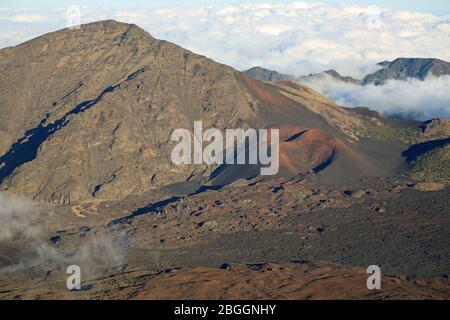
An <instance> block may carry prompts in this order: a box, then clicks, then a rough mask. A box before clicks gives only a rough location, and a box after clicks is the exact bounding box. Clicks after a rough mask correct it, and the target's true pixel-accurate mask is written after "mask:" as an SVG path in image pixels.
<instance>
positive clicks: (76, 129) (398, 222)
mask: <svg viewBox="0 0 450 320" xmlns="http://www.w3.org/2000/svg"><path fill="white" fill-rule="evenodd" d="M0 85H1V86H2V91H1V92H0V109H1V113H0V191H1V193H0V224H1V227H0V298H1V299H47V298H52V299H76V298H82V299H85V298H95V299H182V298H187V299H211V298H217V299H327V298H331V299H449V297H450V283H449V279H448V277H449V273H450V267H449V266H450V251H449V249H448V248H449V247H450V238H449V236H448V235H449V234H450V215H449V212H450V210H449V209H450V207H449V204H448V199H449V193H450V188H449V187H448V185H449V179H448V172H449V170H450V163H449V162H450V161H449V154H448V143H449V141H450V125H449V121H448V120H445V119H434V120H431V121H427V122H418V121H400V120H389V119H384V118H383V117H381V116H380V115H379V114H378V113H376V112H373V111H370V110H368V109H363V108H359V109H347V108H342V107H340V106H338V105H336V104H335V103H334V102H332V101H330V100H329V99H327V98H325V97H323V96H321V95H320V94H318V93H317V92H315V91H314V90H312V89H310V88H308V87H306V86H304V85H301V84H298V83H294V82H291V81H287V80H280V81H272V82H260V81H257V80H254V79H252V78H251V77H249V76H247V75H246V74H244V73H241V72H238V71H236V70H234V69H233V68H231V67H228V66H225V65H222V64H219V63H216V62H214V61H212V60H210V59H208V58H205V57H202V56H199V55H196V54H194V53H192V52H189V51H187V50H185V49H183V48H181V47H178V46H176V45H175V44H172V43H169V42H166V41H163V40H158V39H155V38H153V37H152V36H150V35H149V34H148V33H146V32H145V31H143V30H142V29H140V28H139V27H137V26H135V25H129V24H123V23H118V22H115V21H104V22H97V23H93V24H88V25H83V26H82V27H81V29H79V30H69V29H64V30H60V31H57V32H54V33H51V34H47V35H44V36H42V37H39V38H36V39H33V40H31V41H28V42H26V43H23V44H21V45H19V46H16V47H11V48H6V49H3V50H0ZM197 120H202V121H203V125H204V127H216V128H218V129H220V130H224V129H226V128H270V129H274V128H277V129H280V173H279V174H278V175H276V176H272V177H266V176H259V174H258V173H259V168H258V166H255V165H224V166H219V167H214V166H206V165H184V166H176V165H175V164H173V163H172V161H171V159H170V153H171V151H172V148H173V146H174V144H173V143H172V142H171V141H170V134H171V132H172V131H173V130H174V129H176V128H186V129H189V130H192V126H193V122H194V121H197ZM31 201H33V202H31ZM71 264H76V265H79V266H80V267H81V270H82V275H83V288H82V290H81V291H77V292H70V291H69V290H68V289H67V288H66V278H67V276H68V275H66V274H65V270H66V268H67V266H68V265H71ZM373 264H375V265H379V266H380V267H381V270H382V273H383V278H382V289H381V290H378V291H370V290H368V289H367V287H366V279H367V277H368V275H367V274H366V273H365V269H366V268H367V267H368V266H369V265H373Z"/></svg>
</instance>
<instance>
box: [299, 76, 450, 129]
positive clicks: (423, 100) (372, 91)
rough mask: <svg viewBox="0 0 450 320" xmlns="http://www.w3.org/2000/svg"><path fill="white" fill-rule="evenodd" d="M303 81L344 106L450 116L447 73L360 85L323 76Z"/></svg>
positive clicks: (426, 116) (423, 117) (416, 116)
mask: <svg viewBox="0 0 450 320" xmlns="http://www.w3.org/2000/svg"><path fill="white" fill-rule="evenodd" d="M306 84H307V85H309V86H310V87H312V88H314V89H315V90H317V91H319V92H320V93H322V94H324V95H326V96H327V97H329V98H330V99H332V100H334V101H336V103H338V104H340V105H343V106H347V107H368V108H370V109H374V110H377V111H379V112H380V113H382V114H384V115H400V116H403V117H407V118H413V119H420V120H428V119H431V118H436V117H440V118H447V119H448V118H450V95H449V94H448V88H450V76H443V77H440V78H430V79H427V80H426V81H420V80H417V79H410V80H407V81H400V80H389V81H387V82H386V84H385V85H383V86H375V85H367V86H361V85H356V84H351V83H345V82H342V81H338V80H335V79H334V78H332V77H330V76H324V77H322V78H321V79H318V78H316V79H314V80H311V81H307V82H306Z"/></svg>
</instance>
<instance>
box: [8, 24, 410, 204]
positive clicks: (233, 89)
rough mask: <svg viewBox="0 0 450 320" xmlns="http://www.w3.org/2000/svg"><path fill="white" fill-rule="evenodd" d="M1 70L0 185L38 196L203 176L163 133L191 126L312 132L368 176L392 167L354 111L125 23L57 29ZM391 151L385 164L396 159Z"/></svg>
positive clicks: (74, 195) (56, 198)
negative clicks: (339, 147)
mask: <svg viewBox="0 0 450 320" xmlns="http://www.w3.org/2000/svg"><path fill="white" fill-rule="evenodd" d="M0 65H1V67H0V84H1V86H2V88H3V89H2V92H1V93H0V108H1V111H2V112H1V115H0V117H2V118H1V121H0V123H1V127H0V137H1V145H0V185H1V188H2V189H4V190H10V191H13V192H14V193H18V194H22V195H27V196H31V197H32V198H33V199H35V200H38V201H47V202H53V203H59V204H64V203H74V202H77V201H83V200H87V199H92V198H97V199H113V200H114V199H116V200H117V199H123V198H125V197H127V196H129V195H133V194H144V193H146V192H149V191H151V190H154V189H155V188H159V187H161V186H164V185H168V184H171V183H175V182H184V181H186V180H191V181H193V180H198V181H203V180H205V179H208V176H209V174H210V173H211V172H212V171H213V170H214V167H208V166H205V165H185V166H176V165H174V164H173V163H172V161H171V160H170V153H171V150H172V148H173V143H172V142H171V141H170V134H171V132H172V131H173V130H174V129H175V128H186V129H190V130H192V126H193V122H194V121H196V120H202V121H203V126H204V127H205V128H210V127H216V128H219V129H221V130H223V129H225V128H236V127H241V128H248V127H252V128H266V127H269V126H272V125H282V124H283V125H284V124H286V125H296V126H301V127H304V128H307V129H315V130H318V131H319V132H321V133H320V134H322V133H323V134H326V135H329V136H331V137H332V138H333V139H338V140H340V141H341V143H342V144H343V145H345V146H346V148H347V149H348V150H351V153H353V154H356V155H357V157H356V158H365V159H367V160H368V165H367V168H373V170H369V171H371V172H372V173H371V174H373V175H380V174H381V175H382V174H388V173H389V174H390V173H392V170H394V169H395V168H396V167H397V166H398V165H399V163H397V164H395V165H393V166H388V167H386V166H384V165H383V164H380V163H378V162H379V161H378V160H375V161H371V160H370V158H372V157H375V158H376V157H377V155H376V153H372V154H371V155H367V152H366V151H364V150H363V149H364V146H366V145H367V146H369V145H370V143H369V144H367V141H366V142H361V141H359V140H360V139H359V138H360V136H361V135H360V133H361V128H362V127H364V126H365V121H366V120H367V119H365V118H364V117H361V115H357V114H355V113H352V112H349V111H347V110H345V109H343V108H341V107H339V106H337V105H335V104H334V103H332V102H330V101H329V100H328V99H326V98H324V97H322V96H320V95H319V94H318V93H316V92H314V91H313V90H310V89H309V88H307V87H305V86H300V85H296V84H293V83H290V82H280V83H262V82H258V81H255V80H253V79H251V78H250V77H248V76H247V75H245V74H244V73H240V72H238V71H236V70H234V69H232V68H230V67H228V66H225V65H222V64H219V63H216V62H214V61H212V60H209V59H207V58H205V57H202V56H199V55H196V54H194V53H192V52H189V51H187V50H185V49H183V48H181V47H178V46H176V45H174V44H171V43H169V42H166V41H163V40H157V39H155V38H153V37H152V36H150V35H149V34H148V33H146V32H145V31H143V30H142V29H140V28H139V27H137V26H135V25H129V24H123V23H118V22H115V21H103V22H98V23H93V24H88V25H83V26H82V27H81V29H79V30H71V29H64V30H60V31H57V32H54V33H51V34H47V35H44V36H42V37H39V38H36V39H33V40H31V41H28V42H26V43H23V44H21V45H19V46H16V47H12V48H6V49H3V50H0ZM358 141H359V142H358ZM399 148H402V146H400V145H399V146H397V147H395V148H394V149H392V152H391V153H390V154H384V155H383V158H386V157H387V158H388V159H394V160H393V161H394V162H399V161H400V162H401V159H400V158H399V157H398V154H399V152H400V149H399ZM317 165H320V164H317ZM395 170H396V169H395ZM346 172H348V171H344V174H343V175H345V173H346ZM369 173H370V172H369ZM369 173H368V172H366V170H363V172H359V173H358V174H357V175H356V176H358V175H361V174H369ZM239 177H244V176H242V175H238V176H235V177H234V178H233V179H237V178H239ZM351 178H356V177H355V175H353V176H351ZM334 180H335V179H334V178H333V176H332V177H331V179H330V181H334ZM228 182H232V181H228Z"/></svg>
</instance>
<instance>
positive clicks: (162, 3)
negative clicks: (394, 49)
mask: <svg viewBox="0 0 450 320" xmlns="http://www.w3.org/2000/svg"><path fill="white" fill-rule="evenodd" d="M304 1H305V2H323V3H328V4H337V3H345V4H351V3H357V4H365V5H377V6H381V7H385V8H391V9H397V10H398V9H399V10H409V11H421V12H429V13H433V14H436V15H448V14H450V1H449V0H427V1H424V0H378V1H375V0H320V1H316V0H312V1H308V0H304ZM241 2H248V1H236V0H189V1H186V0H134V1H124V0H97V1H95V2H93V1H88V0H82V1H75V0H39V1H36V0H2V1H1V5H6V6H10V7H17V6H23V7H27V8H39V9H43V8H54V7H66V6H69V5H73V4H84V5H96V6H102V7H114V8H123V9H127V8H130V9H131V8H132V9H136V8H139V7H146V8H147V7H167V6H186V5H192V6H196V5H212V4H236V3H241ZM251 2H264V3H274V2H290V1H286V0H263V1H257V0H253V1H251Z"/></svg>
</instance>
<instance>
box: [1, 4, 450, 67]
mask: <svg viewBox="0 0 450 320" xmlns="http://www.w3.org/2000/svg"><path fill="white" fill-rule="evenodd" d="M67 9H68V8H55V9H54V10H52V11H45V12H40V11H36V10H27V9H17V8H5V7H3V8H2V7H0V27H1V30H2V31H1V32H0V46H1V47H4V46H6V45H13V44H17V43H19V42H21V41H24V40H26V39H29V38H31V37H33V36H37V35H39V34H42V33H45V32H48V31H50V30H54V29H58V28H62V27H65V26H66V22H67V20H68V19H67V18H68V16H67V14H68V13H67V11H66V10H67ZM80 10H81V22H82V23H86V22H91V21H96V20H101V19H111V18H112V19H116V20H119V21H124V22H132V23H136V24H138V25H139V26H141V27H143V28H144V29H145V30H147V31H148V32H150V33H151V34H152V35H154V36H156V37H158V38H162V39H165V40H169V41H173V42H175V43H177V44H179V45H181V46H183V47H186V48H188V49H190V50H192V51H194V52H196V53H199V54H203V55H206V56H208V57H210V58H212V59H214V60H216V61H218V62H222V63H226V64H229V65H231V66H233V67H235V68H237V69H246V68H249V67H251V66H254V65H260V66H263V67H267V68H273V69H276V70H278V71H280V72H284V73H293V74H296V75H302V74H309V73H315V72H320V71H323V70H325V69H329V68H333V69H336V70H337V71H339V72H340V73H341V74H346V75H351V76H360V75H361V74H364V73H368V71H371V69H372V68H373V65H374V64H375V63H376V62H379V61H383V60H390V59H394V58H397V57H435V58H441V59H443V60H450V50H449V44H450V17H449V16H447V17H437V16H434V15H432V14H426V13H418V12H408V11H395V10H391V9H383V8H378V7H375V6H363V5H327V4H320V3H310V2H308V3H306V2H292V3H278V4H277V3H272V4H264V3H243V4H236V5H222V6H200V7H192V8H176V7H170V8H160V9H144V8H143V9H140V10H123V9H122V10H117V9H111V8H109V9H108V8H96V7H81V8H80Z"/></svg>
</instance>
